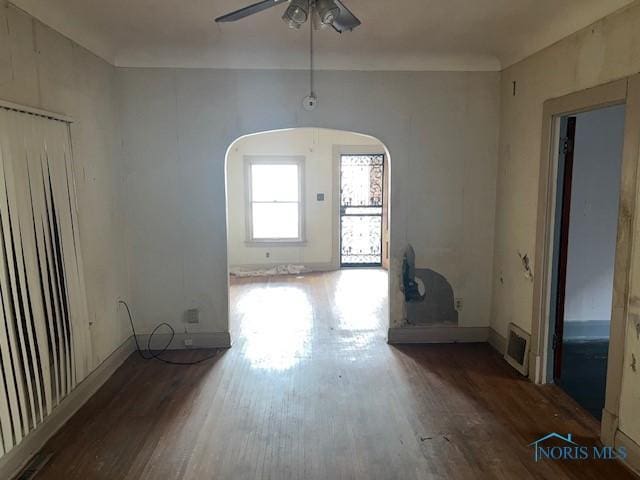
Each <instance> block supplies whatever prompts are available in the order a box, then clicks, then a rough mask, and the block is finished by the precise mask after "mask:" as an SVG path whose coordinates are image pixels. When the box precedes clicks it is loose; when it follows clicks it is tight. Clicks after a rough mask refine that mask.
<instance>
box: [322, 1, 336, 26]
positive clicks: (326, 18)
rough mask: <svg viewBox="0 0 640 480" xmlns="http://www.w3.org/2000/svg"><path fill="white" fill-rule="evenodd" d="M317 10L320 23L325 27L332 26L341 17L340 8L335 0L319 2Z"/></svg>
mask: <svg viewBox="0 0 640 480" xmlns="http://www.w3.org/2000/svg"><path fill="white" fill-rule="evenodd" d="M316 10H317V11H318V16H319V17H320V21H321V22H322V23H323V24H325V25H330V24H332V23H333V21H334V20H335V19H336V18H337V17H338V15H340V8H339V7H338V5H336V2H334V1H333V0H317V1H316Z"/></svg>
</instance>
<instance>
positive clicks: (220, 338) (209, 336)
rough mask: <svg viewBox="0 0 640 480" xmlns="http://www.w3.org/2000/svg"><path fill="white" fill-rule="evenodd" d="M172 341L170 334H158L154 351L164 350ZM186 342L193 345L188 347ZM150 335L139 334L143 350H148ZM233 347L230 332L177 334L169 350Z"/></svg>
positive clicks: (153, 346)
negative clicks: (189, 341) (188, 341)
mask: <svg viewBox="0 0 640 480" xmlns="http://www.w3.org/2000/svg"><path fill="white" fill-rule="evenodd" d="M170 339H171V334H170V333H156V334H155V335H154V336H153V343H152V344H151V347H152V348H153V349H158V350H160V349H162V348H164V346H165V345H166V344H167V342H169V340H170ZM185 340H191V343H192V345H190V346H187V345H186V344H185ZM148 341H149V335H148V334H138V343H139V344H140V348H141V349H142V350H147V342H148ZM229 347H231V336H230V335H229V332H212V333H176V335H175V337H173V341H172V342H171V345H169V347H168V350H184V349H192V348H229Z"/></svg>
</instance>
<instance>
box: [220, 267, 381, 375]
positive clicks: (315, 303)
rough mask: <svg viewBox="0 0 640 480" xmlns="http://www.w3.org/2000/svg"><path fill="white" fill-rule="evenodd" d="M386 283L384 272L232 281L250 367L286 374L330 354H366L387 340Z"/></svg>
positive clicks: (234, 313) (242, 343) (234, 314)
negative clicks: (370, 347)
mask: <svg viewBox="0 0 640 480" xmlns="http://www.w3.org/2000/svg"><path fill="white" fill-rule="evenodd" d="M387 278H388V277H387V272H385V271H384V270H377V269H348V270H341V271H338V272H328V273H323V274H310V275H305V276H300V277H294V276H286V277H268V278H257V279H243V280H232V287H231V288H232V296H231V298H232V317H233V318H232V321H233V323H234V324H235V325H236V327H237V340H238V344H239V345H238V346H241V348H242V350H243V356H244V358H245V359H246V360H247V362H248V363H249V364H250V366H251V368H255V369H260V370H273V371H284V370H288V369H291V368H293V367H295V366H296V365H298V364H299V363H300V362H301V361H303V360H304V359H307V358H310V357H311V356H312V354H314V352H315V354H322V352H323V351H324V352H326V351H327V349H329V350H331V349H336V350H340V351H341V352H343V354H346V353H349V355H351V354H354V355H355V353H354V352H355V351H358V352H361V353H360V354H362V349H363V347H366V346H368V345H370V344H371V343H372V342H376V341H384V338H385V337H384V336H385V335H386V328H387V312H388V307H387V289H388V287H387ZM332 345H333V347H332ZM354 359H355V357H354Z"/></svg>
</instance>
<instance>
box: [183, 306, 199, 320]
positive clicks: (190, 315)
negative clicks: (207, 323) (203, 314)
mask: <svg viewBox="0 0 640 480" xmlns="http://www.w3.org/2000/svg"><path fill="white" fill-rule="evenodd" d="M185 317H186V321H187V323H200V310H198V309H197V308H191V309H189V310H187V314H186V316H185Z"/></svg>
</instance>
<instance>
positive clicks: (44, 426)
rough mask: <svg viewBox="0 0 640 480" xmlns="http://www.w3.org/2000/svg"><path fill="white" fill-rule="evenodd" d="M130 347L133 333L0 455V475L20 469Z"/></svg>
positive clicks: (89, 396) (120, 360)
mask: <svg viewBox="0 0 640 480" xmlns="http://www.w3.org/2000/svg"><path fill="white" fill-rule="evenodd" d="M134 351H135V346H134V343H133V337H129V338H127V339H126V340H125V341H124V342H123V343H122V344H121V345H120V346H119V347H118V348H117V349H116V350H115V351H114V352H113V353H112V354H111V355H109V356H108V357H107V358H106V359H105V361H104V362H102V363H101V364H100V365H99V366H98V367H97V368H96V369H95V370H93V372H91V373H90V374H89V375H88V376H87V377H86V378H85V379H84V380H83V381H82V382H80V383H79V384H78V385H77V387H76V388H75V389H74V390H72V391H71V392H70V393H69V395H67V396H66V397H65V398H64V400H63V401H62V402H61V403H60V405H58V406H57V407H56V408H55V409H54V410H53V411H52V412H51V415H49V416H48V417H46V418H45V420H44V421H43V422H42V423H41V424H40V425H39V426H38V428H37V429H35V430H33V431H32V432H30V433H29V435H27V436H26V437H25V438H24V439H23V440H22V442H20V443H19V444H18V445H16V446H15V447H14V448H13V449H11V450H10V451H9V452H7V453H6V454H5V455H4V456H3V457H1V458H0V478H13V477H14V476H16V475H17V474H18V473H20V471H21V470H22V469H23V468H24V467H25V465H26V464H27V463H28V462H29V461H30V460H31V458H32V457H33V456H34V455H35V454H37V453H38V452H39V451H40V449H41V448H42V447H43V446H44V444H45V443H46V442H47V441H48V440H49V439H50V438H51V437H53V435H55V434H56V433H57V432H58V430H60V428H62V426H63V425H64V424H65V423H67V421H69V419H70V418H71V417H72V416H73V415H75V414H76V412H77V411H78V410H79V409H80V408H81V407H82V406H83V405H84V404H85V403H86V402H87V401H88V400H89V399H90V398H91V397H92V396H93V394H94V393H96V392H97V391H98V389H99V388H100V387H101V386H102V385H104V383H105V382H106V381H107V380H108V379H109V378H110V377H111V375H113V374H114V373H115V371H116V370H117V369H118V368H119V367H120V366H121V365H122V364H123V363H124V361H125V360H126V359H127V358H129V356H130V355H131V354H132V353H133V352H134Z"/></svg>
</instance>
